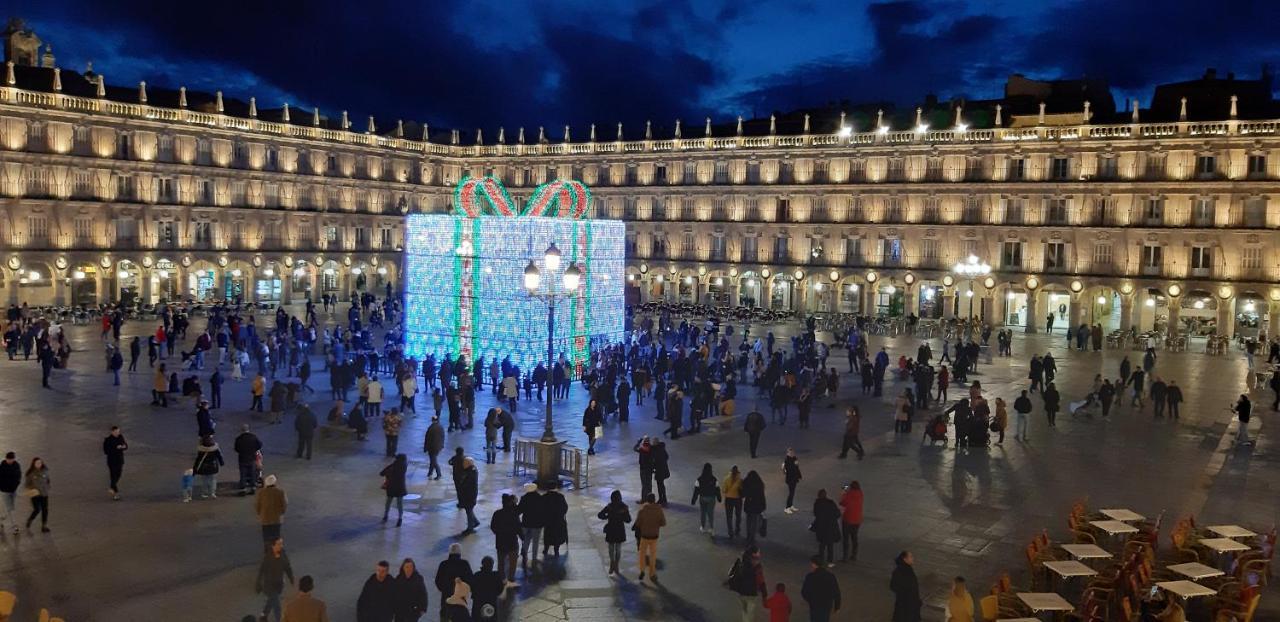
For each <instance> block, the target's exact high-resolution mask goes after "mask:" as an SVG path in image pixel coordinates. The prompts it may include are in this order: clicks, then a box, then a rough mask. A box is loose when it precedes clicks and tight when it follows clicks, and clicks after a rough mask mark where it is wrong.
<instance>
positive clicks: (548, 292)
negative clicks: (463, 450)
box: [524, 242, 582, 483]
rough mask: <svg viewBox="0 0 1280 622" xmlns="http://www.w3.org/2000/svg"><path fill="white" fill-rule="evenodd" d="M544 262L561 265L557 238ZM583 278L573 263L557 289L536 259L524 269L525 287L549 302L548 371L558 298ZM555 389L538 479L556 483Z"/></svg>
mask: <svg viewBox="0 0 1280 622" xmlns="http://www.w3.org/2000/svg"><path fill="white" fill-rule="evenodd" d="M542 266H543V268H545V269H546V271H547V272H548V274H549V275H550V274H553V273H555V272H556V271H557V270H559V269H560V249H558V248H556V245H555V243H554V242H553V243H552V244H551V246H549V247H548V248H547V251H546V253H545V254H544V255H543V258H542ZM581 281H582V270H580V269H579V268H578V266H577V264H572V263H571V264H569V267H568V268H565V270H564V273H563V274H562V276H561V285H562V286H563V291H556V290H555V289H554V286H553V285H552V284H551V282H550V279H548V282H547V287H546V288H545V290H543V289H542V288H541V286H542V272H541V271H540V270H538V266H537V265H535V264H534V262H533V260H529V265H528V266H526V267H525V269H524V287H525V289H526V290H528V292H529V295H530V296H532V297H534V298H537V299H539V300H542V301H545V302H546V303H547V373H548V375H549V374H550V373H551V370H552V368H554V367H555V364H556V361H555V334H556V302H558V301H560V300H563V299H564V298H567V297H569V296H572V295H573V293H574V292H575V291H577V289H578V285H579V284H580V283H581ZM566 373H568V370H566ZM552 393H553V391H552V390H548V391H547V404H546V409H545V413H544V420H543V429H542V438H541V439H540V442H539V446H538V481H539V482H545V483H552V482H556V481H558V480H559V472H560V445H561V444H562V443H561V442H560V441H559V440H557V439H556V433H555V430H554V429H553V428H552V414H551V413H552V399H551V396H552Z"/></svg>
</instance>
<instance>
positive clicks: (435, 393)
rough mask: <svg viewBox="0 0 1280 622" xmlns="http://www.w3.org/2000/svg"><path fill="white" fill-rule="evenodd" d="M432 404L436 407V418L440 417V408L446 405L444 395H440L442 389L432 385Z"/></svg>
mask: <svg viewBox="0 0 1280 622" xmlns="http://www.w3.org/2000/svg"><path fill="white" fill-rule="evenodd" d="M431 406H432V407H434V408H435V409H436V419H439V418H440V409H441V408H443V407H444V396H443V395H440V389H438V388H436V387H431Z"/></svg>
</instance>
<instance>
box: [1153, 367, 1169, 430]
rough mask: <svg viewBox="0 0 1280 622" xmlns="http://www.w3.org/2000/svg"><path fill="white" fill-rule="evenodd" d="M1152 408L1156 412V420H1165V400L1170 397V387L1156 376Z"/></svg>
mask: <svg viewBox="0 0 1280 622" xmlns="http://www.w3.org/2000/svg"><path fill="white" fill-rule="evenodd" d="M1150 392H1151V408H1152V410H1153V411H1154V414H1155V417H1156V419H1163V418H1164V405H1165V399H1166V398H1167V397H1168V392H1169V385H1167V384H1165V383H1164V380H1161V379H1160V376H1156V377H1155V380H1153V381H1152V382H1151V389H1150Z"/></svg>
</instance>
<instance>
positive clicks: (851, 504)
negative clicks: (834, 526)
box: [840, 479, 862, 561]
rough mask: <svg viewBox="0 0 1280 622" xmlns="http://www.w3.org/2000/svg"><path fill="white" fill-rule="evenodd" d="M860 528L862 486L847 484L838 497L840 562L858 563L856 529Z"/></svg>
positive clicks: (853, 482) (856, 481) (854, 483)
mask: <svg viewBox="0 0 1280 622" xmlns="http://www.w3.org/2000/svg"><path fill="white" fill-rule="evenodd" d="M861 527H862V485H861V484H859V483H858V480H856V479H855V480H853V481H852V482H849V486H848V487H847V488H845V491H844V494H843V495H841V496H840V532H841V545H840V553H841V554H840V561H858V529H859V528H861Z"/></svg>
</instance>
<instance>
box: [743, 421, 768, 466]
mask: <svg viewBox="0 0 1280 622" xmlns="http://www.w3.org/2000/svg"><path fill="white" fill-rule="evenodd" d="M764 425H765V424H764V415H763V414H761V413H760V411H758V410H753V411H751V412H749V413H747V418H746V421H745V423H743V426H742V429H743V430H746V432H747V439H748V442H749V444H750V448H751V457H752V458H754V457H756V448H757V447H759V446H760V433H761V432H763V431H764Z"/></svg>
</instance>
